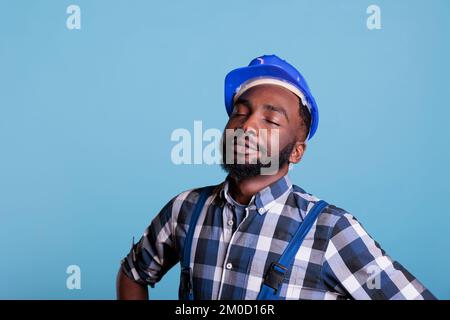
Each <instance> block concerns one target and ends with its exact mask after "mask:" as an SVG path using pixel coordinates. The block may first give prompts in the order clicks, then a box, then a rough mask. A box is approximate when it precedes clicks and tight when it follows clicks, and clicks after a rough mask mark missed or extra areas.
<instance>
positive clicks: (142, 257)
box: [121, 197, 178, 287]
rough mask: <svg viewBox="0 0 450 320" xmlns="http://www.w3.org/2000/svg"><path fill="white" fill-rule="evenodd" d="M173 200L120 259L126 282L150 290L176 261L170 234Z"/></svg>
mask: <svg viewBox="0 0 450 320" xmlns="http://www.w3.org/2000/svg"><path fill="white" fill-rule="evenodd" d="M175 201H176V197H175V198H173V199H172V200H170V201H169V202H168V203H167V204H166V205H165V206H164V207H163V208H162V210H161V211H160V212H159V213H158V215H157V216H156V217H155V218H154V219H153V220H152V222H151V223H150V225H149V226H148V227H147V228H146V230H145V232H144V234H143V235H142V237H141V238H140V240H139V241H138V242H137V243H136V244H133V246H132V248H131V250H130V252H129V253H128V255H127V256H126V257H125V258H124V259H122V261H121V269H122V271H123V272H124V273H125V274H126V275H127V276H128V277H129V278H130V279H132V280H134V281H136V282H138V283H141V284H147V285H149V286H151V287H154V286H155V283H157V282H158V281H159V280H161V278H162V277H163V276H164V274H165V273H166V272H167V271H169V270H170V268H172V267H173V266H174V265H175V264H176V263H177V262H178V254H177V252H176V248H175V239H174V234H173V231H174V220H173V219H174V218H173V210H174V202H175Z"/></svg>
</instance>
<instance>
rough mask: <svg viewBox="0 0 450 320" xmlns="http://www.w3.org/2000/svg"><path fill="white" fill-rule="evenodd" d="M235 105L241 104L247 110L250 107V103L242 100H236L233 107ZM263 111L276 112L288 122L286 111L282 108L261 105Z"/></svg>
mask: <svg viewBox="0 0 450 320" xmlns="http://www.w3.org/2000/svg"><path fill="white" fill-rule="evenodd" d="M237 104H242V105H244V106H246V107H248V108H251V107H252V103H251V102H250V101H249V100H247V99H243V98H238V99H237V100H236V102H235V105H237ZM263 109H264V110H268V111H273V112H278V113H280V114H282V115H283V116H284V117H285V118H286V120H287V121H288V122H289V117H288V115H287V112H286V110H284V108H282V107H277V106H274V105H271V104H265V105H263Z"/></svg>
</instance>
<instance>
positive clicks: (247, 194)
mask: <svg viewBox="0 0 450 320" xmlns="http://www.w3.org/2000/svg"><path fill="white" fill-rule="evenodd" d="M288 169H289V165H285V166H283V167H281V168H280V170H278V171H277V173H275V174H273V175H259V176H255V177H250V178H242V179H238V178H236V177H233V176H231V179H230V185H229V189H228V192H229V193H230V195H231V196H232V197H233V199H234V200H236V201H237V202H239V203H242V204H248V203H249V202H250V200H251V198H252V197H253V196H254V195H255V194H256V193H257V192H259V191H261V190H262V189H264V188H265V187H267V186H269V185H271V184H272V183H274V182H275V181H277V180H279V179H280V178H281V177H283V176H285V175H286V174H287V172H288Z"/></svg>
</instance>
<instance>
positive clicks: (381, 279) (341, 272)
mask: <svg viewBox="0 0 450 320" xmlns="http://www.w3.org/2000/svg"><path fill="white" fill-rule="evenodd" d="M228 183H229V180H228V178H227V179H226V180H225V181H224V182H223V183H221V184H219V185H217V186H216V187H215V190H214V192H213V194H212V195H211V196H210V197H209V198H208V199H207V201H206V204H205V206H204V208H203V210H202V212H201V215H200V218H199V220H198V223H197V226H196V228H195V232H194V239H193V243H192V251H191V258H190V262H191V268H192V270H193V287H194V297H195V299H251V300H253V299H256V297H257V295H258V293H259V291H260V289H261V284H262V282H263V277H264V275H265V273H266V271H267V270H268V268H269V266H270V264H271V263H272V262H274V261H277V260H278V258H279V257H280V256H281V254H282V253H283V251H284V249H285V248H286V246H287V244H288V243H289V241H290V240H291V238H292V236H293V235H294V233H295V231H296V230H297V228H298V227H299V225H300V224H301V223H302V221H303V219H304V218H305V216H306V215H307V214H308V212H309V210H310V209H311V208H312V206H313V205H314V204H315V203H316V202H317V201H319V199H318V198H317V197H315V196H313V195H311V194H309V193H307V192H305V191H304V190H303V189H302V188H300V187H298V186H296V185H293V184H292V183H291V181H290V178H289V176H287V175H286V176H284V177H283V178H281V179H279V180H278V181H276V182H275V183H273V184H271V185H270V186H268V187H266V188H264V189H263V190H261V191H260V192H258V193H257V194H255V195H254V196H253V198H252V199H251V201H250V203H249V205H248V206H247V208H246V210H245V216H244V218H243V220H242V221H241V222H240V223H239V225H238V226H235V228H233V223H232V222H230V220H231V219H232V217H233V212H232V210H233V207H232V205H230V204H231V202H230V199H229V195H228V193H227V192H226V190H227V188H228ZM201 190H202V188H196V189H192V190H188V191H185V192H183V193H181V194H179V195H177V196H176V197H174V198H173V199H171V200H170V201H169V202H168V203H167V204H166V205H165V206H164V208H163V209H162V210H161V211H160V212H159V214H158V215H157V216H156V217H155V218H154V219H153V221H152V222H151V224H150V226H149V227H148V228H147V229H146V231H145V233H144V235H143V236H142V237H141V239H140V240H139V242H138V243H136V244H135V245H134V246H133V248H132V250H130V253H129V254H128V255H127V256H126V257H125V258H124V259H123V260H122V270H123V271H124V272H125V274H126V275H127V276H128V277H130V278H131V279H134V280H135V281H137V282H139V283H142V284H148V285H150V286H151V287H154V285H155V283H157V282H158V281H159V280H160V279H161V278H162V276H163V275H164V274H165V273H166V272H167V271H168V270H169V269H170V268H171V267H172V266H174V265H175V264H176V263H177V262H179V261H180V259H181V255H182V254H183V248H184V242H185V237H186V233H187V229H188V227H189V220H190V217H191V214H192V212H193V210H194V207H195V204H196V201H197V199H198V197H199V193H200V191H201ZM234 229H235V230H234ZM280 297H281V298H282V299H435V297H434V296H433V295H432V294H431V293H430V291H429V290H427V289H426V288H425V287H424V286H423V285H422V284H421V283H420V282H419V281H418V280H417V279H416V278H415V277H413V276H412V275H411V274H410V273H409V272H408V271H407V270H406V269H405V268H404V267H402V266H401V265H400V264H399V263H397V262H395V261H393V260H392V259H391V258H390V257H389V256H388V255H386V253H385V252H384V251H383V250H382V249H381V248H380V246H379V245H378V243H377V242H375V241H374V240H373V239H372V238H371V237H370V236H369V234H368V233H367V232H366V231H365V230H364V228H363V227H362V226H361V224H360V223H359V222H358V221H357V220H356V219H355V218H354V217H353V216H352V215H351V214H350V213H348V212H346V211H345V210H343V209H341V208H338V207H336V206H334V205H329V206H328V207H326V208H325V210H324V211H323V212H322V214H321V215H320V216H319V218H318V219H317V221H316V222H315V224H314V225H313V227H312V228H311V230H310V231H309V233H308V234H307V236H306V238H305V240H304V241H303V243H302V245H301V247H300V249H299V250H298V252H297V253H296V256H295V260H294V263H293V265H291V266H290V267H289V271H288V272H287V274H286V277H285V279H284V282H283V283H282V286H281V291H280Z"/></svg>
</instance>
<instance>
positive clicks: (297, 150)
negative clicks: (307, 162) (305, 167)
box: [289, 141, 306, 163]
mask: <svg viewBox="0 0 450 320" xmlns="http://www.w3.org/2000/svg"><path fill="white" fill-rule="evenodd" d="M305 151H306V143H305V142H300V141H297V142H296V143H295V146H294V149H292V152H291V155H290V157H289V162H291V163H299V162H300V160H301V159H302V157H303V154H304V153H305Z"/></svg>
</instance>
